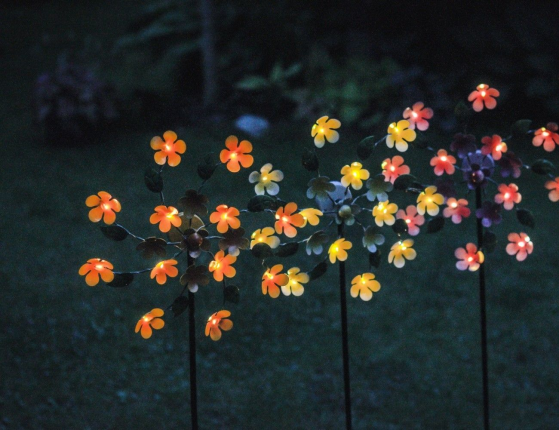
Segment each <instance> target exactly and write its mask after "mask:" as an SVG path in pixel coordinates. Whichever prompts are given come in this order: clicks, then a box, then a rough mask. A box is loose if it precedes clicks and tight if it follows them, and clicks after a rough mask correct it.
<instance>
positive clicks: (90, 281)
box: [85, 270, 99, 287]
mask: <svg viewBox="0 0 559 430" xmlns="http://www.w3.org/2000/svg"><path fill="white" fill-rule="evenodd" d="M85 283H86V284H87V285H89V286H90V287H93V286H95V285H97V284H98V283H99V273H97V272H96V271H95V270H91V271H90V272H89V273H88V274H87V276H86V277H85Z"/></svg>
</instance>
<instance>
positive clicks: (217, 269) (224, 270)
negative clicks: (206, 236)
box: [208, 251, 237, 282]
mask: <svg viewBox="0 0 559 430" xmlns="http://www.w3.org/2000/svg"><path fill="white" fill-rule="evenodd" d="M235 261H237V257H235V256H234V255H231V254H227V255H225V252H224V251H219V252H217V253H216V254H215V256H214V259H213V260H212V262H211V263H210V265H209V267H208V269H209V271H210V272H212V273H213V276H214V279H215V280H216V281H217V282H221V281H223V276H224V275H225V276H226V277H228V278H233V277H235V275H236V274H237V271H236V270H235V268H234V267H232V266H231V265H232V264H233V263H234V262H235Z"/></svg>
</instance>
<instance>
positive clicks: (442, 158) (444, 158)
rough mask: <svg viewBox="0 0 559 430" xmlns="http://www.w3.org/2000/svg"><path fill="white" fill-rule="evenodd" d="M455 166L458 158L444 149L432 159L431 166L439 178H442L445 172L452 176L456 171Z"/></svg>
mask: <svg viewBox="0 0 559 430" xmlns="http://www.w3.org/2000/svg"><path fill="white" fill-rule="evenodd" d="M455 164H456V158H454V157H453V156H452V155H448V154H447V153H446V151H445V150H444V149H439V151H438V152H437V155H436V156H434V157H433V158H431V166H433V167H435V175H437V176H441V175H442V174H443V173H444V172H446V173H447V175H452V174H453V173H454V170H455V169H454V165H455Z"/></svg>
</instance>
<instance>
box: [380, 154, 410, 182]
mask: <svg viewBox="0 0 559 430" xmlns="http://www.w3.org/2000/svg"><path fill="white" fill-rule="evenodd" d="M381 167H382V174H383V175H384V180H385V181H386V182H391V183H392V184H393V183H394V181H395V180H396V178H397V177H398V176H400V175H407V174H409V173H410V168H409V167H408V166H406V165H405V164H404V159H403V158H402V157H401V156H399V155H395V156H394V157H392V160H390V158H387V159H386V160H384V161H383V162H382V164H381Z"/></svg>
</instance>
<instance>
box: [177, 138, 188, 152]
mask: <svg viewBox="0 0 559 430" xmlns="http://www.w3.org/2000/svg"><path fill="white" fill-rule="evenodd" d="M185 151H186V143H184V140H177V141H176V142H175V152H178V153H179V154H184V152H185Z"/></svg>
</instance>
